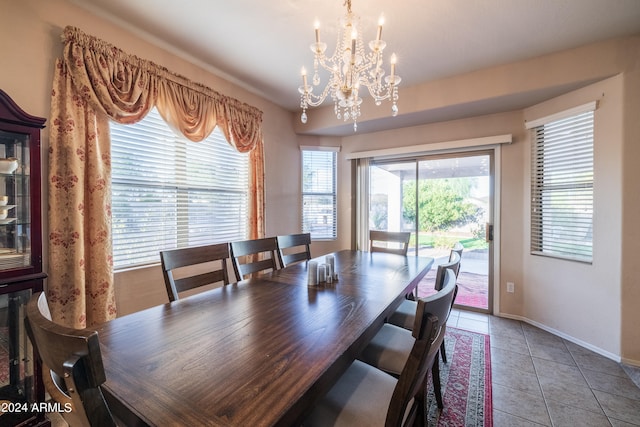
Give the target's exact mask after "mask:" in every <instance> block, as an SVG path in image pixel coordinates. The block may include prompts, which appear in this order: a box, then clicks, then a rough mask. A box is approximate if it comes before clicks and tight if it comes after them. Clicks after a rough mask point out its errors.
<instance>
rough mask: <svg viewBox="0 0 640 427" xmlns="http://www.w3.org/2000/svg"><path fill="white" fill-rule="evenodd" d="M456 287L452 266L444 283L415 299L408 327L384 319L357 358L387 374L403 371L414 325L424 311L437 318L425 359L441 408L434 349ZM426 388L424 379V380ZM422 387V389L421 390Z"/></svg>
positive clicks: (438, 372) (436, 346) (415, 325)
mask: <svg viewBox="0 0 640 427" xmlns="http://www.w3.org/2000/svg"><path fill="white" fill-rule="evenodd" d="M457 290H458V285H456V277H455V274H454V273H453V271H452V270H450V269H447V270H446V273H445V282H444V287H443V288H442V290H440V291H439V292H438V293H436V294H433V295H430V296H428V297H425V298H419V299H418V300H417V301H416V312H415V317H414V319H415V322H414V326H413V329H412V330H407V329H405V328H401V327H399V326H396V325H393V324H391V323H385V324H384V325H382V328H380V330H379V331H378V333H377V334H376V335H375V336H374V337H373V338H372V339H371V341H370V342H369V344H368V345H367V347H365V349H364V350H363V351H362V353H361V354H360V356H359V359H360V360H362V361H363V362H365V363H367V364H369V365H372V366H375V367H376V368H378V369H381V370H383V371H385V372H387V373H389V374H391V375H394V376H400V375H402V374H403V373H404V366H405V365H406V363H407V361H408V360H409V359H411V357H412V356H413V354H412V351H413V346H414V342H415V335H416V329H418V328H420V325H421V323H422V322H423V319H424V315H425V312H426V313H429V314H431V315H433V316H436V317H437V318H438V319H442V320H440V321H439V322H438V325H437V329H438V331H437V334H436V337H435V338H434V341H433V344H432V347H431V349H430V350H429V358H428V363H429V367H430V368H431V376H432V382H433V391H434V394H435V397H436V401H437V404H438V408H441V409H442V408H443V406H444V405H443V402H442V392H441V389H440V365H439V363H438V353H439V349H440V346H441V344H442V343H443V342H444V335H445V333H446V326H447V322H446V319H447V318H448V316H449V312H450V311H451V307H452V305H453V303H452V302H453V300H454V299H455V296H456V293H457ZM425 388H426V381H425ZM425 391H426V390H425Z"/></svg>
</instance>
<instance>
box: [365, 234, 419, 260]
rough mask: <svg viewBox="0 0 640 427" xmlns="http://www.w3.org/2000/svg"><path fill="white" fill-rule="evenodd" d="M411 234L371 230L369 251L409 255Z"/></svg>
mask: <svg viewBox="0 0 640 427" xmlns="http://www.w3.org/2000/svg"><path fill="white" fill-rule="evenodd" d="M410 238H411V233H410V232H405V231H399V232H392V231H378V230H369V251H370V252H386V253H390V254H397V255H405V256H406V255H407V251H408V250H409V239H410Z"/></svg>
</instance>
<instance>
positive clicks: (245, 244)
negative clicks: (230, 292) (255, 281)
mask: <svg viewBox="0 0 640 427" xmlns="http://www.w3.org/2000/svg"><path fill="white" fill-rule="evenodd" d="M230 246H231V260H232V261H233V270H234V271H235V273H236V278H237V279H238V280H243V279H244V278H245V276H246V275H248V274H252V273H256V272H260V271H265V270H277V269H278V265H277V264H276V252H277V251H278V241H277V239H276V238H275V237H265V238H263V239H254V240H241V241H237V242H232V243H231V244H230ZM243 260H244V262H242V261H243Z"/></svg>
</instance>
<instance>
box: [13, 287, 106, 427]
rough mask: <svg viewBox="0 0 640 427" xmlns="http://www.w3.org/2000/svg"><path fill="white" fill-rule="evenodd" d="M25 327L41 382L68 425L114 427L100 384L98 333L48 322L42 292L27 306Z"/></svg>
mask: <svg viewBox="0 0 640 427" xmlns="http://www.w3.org/2000/svg"><path fill="white" fill-rule="evenodd" d="M25 325H26V330H27V334H28V335H29V339H30V340H31V343H32V344H33V347H34V350H35V352H36V353H37V355H38V357H39V359H40V360H41V361H42V370H43V373H44V374H43V383H44V385H45V389H46V390H47V393H49V395H50V396H51V398H52V399H53V400H54V401H55V402H57V403H59V404H60V405H61V406H62V408H71V411H70V412H67V411H63V412H62V416H63V418H64V419H65V421H66V422H67V423H68V424H69V425H70V426H71V427H76V426H83V427H84V426H116V420H115V418H114V416H113V415H112V413H111V411H110V409H109V406H108V404H107V402H106V401H105V399H104V396H103V394H102V390H101V385H102V384H103V383H104V382H105V381H106V375H105V372H104V367H103V365H102V356H101V353H100V344H99V342H98V333H97V332H96V331H94V330H90V329H71V328H67V327H64V326H61V325H58V324H56V323H53V322H52V321H51V315H50V312H49V306H48V304H47V299H46V296H45V294H44V293H43V292H39V293H36V294H34V295H33V296H32V297H31V298H30V299H29V302H28V303H27V308H26V317H25Z"/></svg>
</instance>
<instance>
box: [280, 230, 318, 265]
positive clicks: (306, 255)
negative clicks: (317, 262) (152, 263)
mask: <svg viewBox="0 0 640 427" xmlns="http://www.w3.org/2000/svg"><path fill="white" fill-rule="evenodd" d="M276 239H277V241H278V262H279V263H280V266H281V267H282V268H285V267H286V266H287V265H289V264H292V263H295V262H300V261H308V260H310V259H311V234H310V233H302V234H287V235H286V236H277V238H276ZM292 248H296V249H295V252H291V251H287V249H292Z"/></svg>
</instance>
